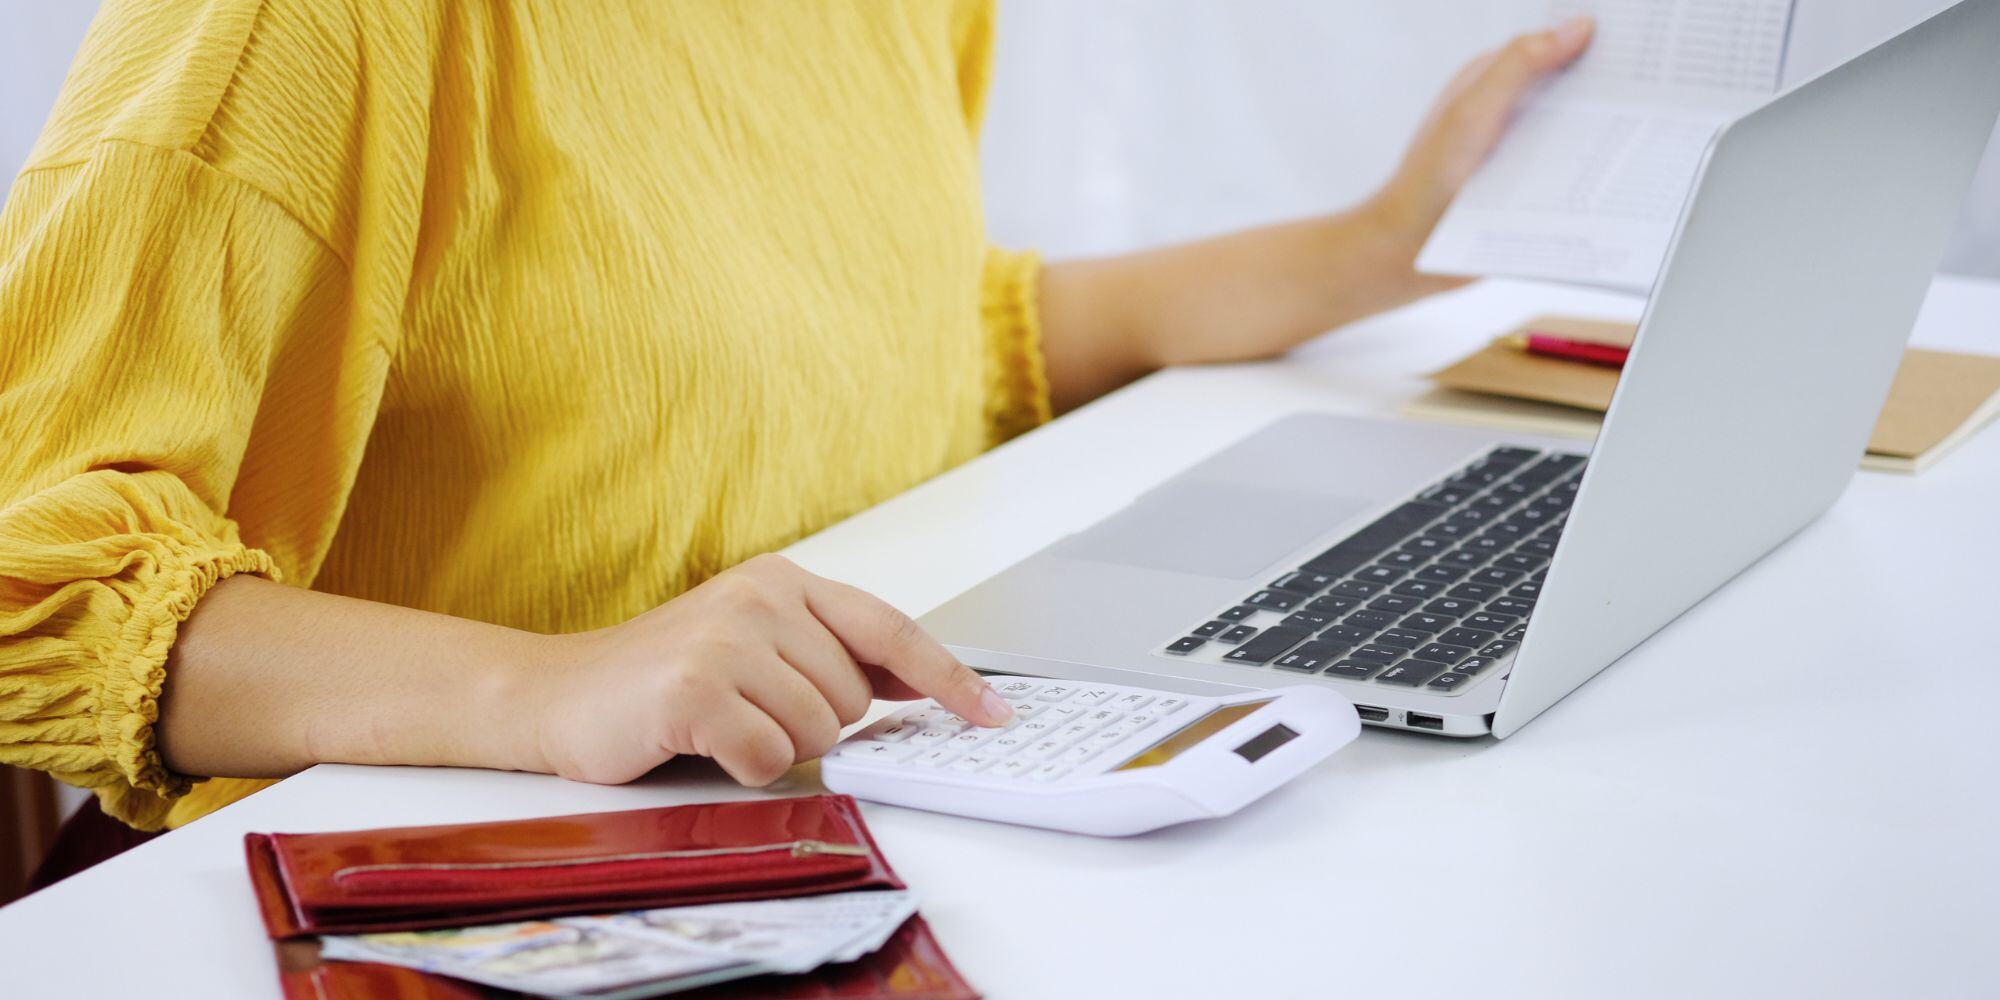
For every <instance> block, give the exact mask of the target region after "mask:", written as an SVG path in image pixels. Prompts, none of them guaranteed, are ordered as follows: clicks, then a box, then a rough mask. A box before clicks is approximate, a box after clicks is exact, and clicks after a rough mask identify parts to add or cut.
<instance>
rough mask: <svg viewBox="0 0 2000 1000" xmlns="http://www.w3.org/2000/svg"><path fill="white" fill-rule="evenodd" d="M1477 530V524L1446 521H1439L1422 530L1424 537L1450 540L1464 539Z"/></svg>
mask: <svg viewBox="0 0 2000 1000" xmlns="http://www.w3.org/2000/svg"><path fill="white" fill-rule="evenodd" d="M1478 530H1479V525H1477V524H1453V523H1451V522H1448V521H1440V522H1438V523H1436V524H1433V525H1431V526H1430V527H1429V528H1426V529H1424V537H1426V538H1443V539H1446V540H1450V539H1454V538H1464V537H1465V536H1467V535H1470V534H1472V533H1474V532H1476V531H1478Z"/></svg>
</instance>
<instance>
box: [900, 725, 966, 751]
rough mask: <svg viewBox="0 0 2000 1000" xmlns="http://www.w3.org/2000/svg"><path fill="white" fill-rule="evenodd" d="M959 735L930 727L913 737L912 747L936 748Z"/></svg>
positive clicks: (947, 730)
mask: <svg viewBox="0 0 2000 1000" xmlns="http://www.w3.org/2000/svg"><path fill="white" fill-rule="evenodd" d="M957 735H958V733H957V732H955V731H953V730H950V729H941V728H938V727H936V726H930V727H927V728H924V729H920V730H918V731H917V732H916V734H915V735H913V736H911V737H910V745H911V746H913V747H934V746H937V745H938V744H940V743H943V742H945V741H946V740H949V739H951V738H952V737H954V736H957Z"/></svg>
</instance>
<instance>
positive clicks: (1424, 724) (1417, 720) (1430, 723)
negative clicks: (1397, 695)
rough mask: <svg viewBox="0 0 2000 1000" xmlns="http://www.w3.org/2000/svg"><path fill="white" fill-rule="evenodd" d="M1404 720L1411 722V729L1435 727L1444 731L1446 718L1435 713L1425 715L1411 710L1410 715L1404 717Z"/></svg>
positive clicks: (1439, 730)
mask: <svg viewBox="0 0 2000 1000" xmlns="http://www.w3.org/2000/svg"><path fill="white" fill-rule="evenodd" d="M1404 721H1406V722H1408V723H1409V726H1410V728H1411V729H1435V730H1437V731H1438V732H1443V731H1444V720H1443V719H1441V718H1438V717H1437V716H1435V715H1424V714H1422V713H1419V712H1411V713H1410V714H1409V715H1407V716H1405V717H1404Z"/></svg>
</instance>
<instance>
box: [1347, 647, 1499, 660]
mask: <svg viewBox="0 0 2000 1000" xmlns="http://www.w3.org/2000/svg"><path fill="white" fill-rule="evenodd" d="M1408 652H1409V650H1407V649H1404V648H1403V647H1401V646H1378V645H1376V644H1374V643H1369V644H1368V645H1366V646H1362V647H1360V648H1358V649H1356V650H1355V651H1354V652H1351V653H1349V654H1347V658H1348V659H1350V660H1375V661H1377V662H1381V663H1391V662H1394V661H1395V660H1396V658H1397V657H1399V656H1402V655H1403V654H1405V653H1408ZM1466 652H1468V653H1469V652H1471V650H1466Z"/></svg>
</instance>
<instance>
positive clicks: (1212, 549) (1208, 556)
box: [1053, 479, 1372, 580]
mask: <svg viewBox="0 0 2000 1000" xmlns="http://www.w3.org/2000/svg"><path fill="white" fill-rule="evenodd" d="M1371 505H1372V503H1371V501H1368V500H1357V499H1353V498H1350V497H1337V496H1329V495H1327V494H1324V493H1305V492H1298V491H1289V490H1270V489H1260V488H1258V487H1254V486H1238V485H1234V484H1230V483H1217V482H1208V481H1203V480H1199V479H1176V480H1172V481H1170V482H1168V483H1166V484H1164V485H1162V486H1161V487H1160V488H1158V489H1156V490H1153V491H1152V492H1151V493H1148V494H1146V495H1145V496H1142V497H1140V498H1139V499H1138V500H1136V501H1134V502H1133V503H1132V505H1131V506H1130V507H1127V508H1125V509H1124V510H1122V511H1119V512H1118V513H1116V514H1113V515H1112V516H1111V517H1109V518H1106V519H1105V520H1103V521H1099V522H1098V523H1097V524H1096V525H1094V526H1092V527H1091V528H1089V529H1088V530H1085V531H1084V532H1082V533H1081V534H1077V535H1072V536H1070V537H1069V538H1067V539H1065V540H1063V541H1062V542H1060V543H1058V544H1057V545H1056V546H1055V548H1054V549H1053V554H1055V555H1058V556H1063V557H1065V558H1069V559H1087V560H1091V561H1094V562H1107V563H1116V564H1119V565H1122V566H1138V567H1142V568H1145V569H1161V570H1168V571H1171V572H1175V573H1194V574H1197V575H1201V576H1220V577H1228V578H1231V579H1239V580H1240V579H1247V578H1248V577H1250V576H1251V575H1252V574H1255V573H1257V572H1258V571H1259V570H1262V569H1264V568H1265V567H1267V566H1269V565H1271V563H1272V562H1274V561H1276V560H1277V559H1278V558H1279V557H1281V556H1283V555H1285V554H1286V553H1287V552H1290V551H1292V550H1294V549H1296V548H1298V547H1299V546H1301V545H1304V544H1305V543H1306V542H1308V541H1311V540H1312V538H1313V537H1314V536H1316V535H1320V534H1323V533H1325V532H1326V531H1327V530H1328V529H1330V528H1333V527H1335V526H1337V525H1339V524H1340V523H1341V522H1342V521H1345V520H1347V519H1348V518H1351V517H1353V516H1354V515H1356V514H1359V513H1361V512H1362V511H1363V510H1366V509H1367V508H1368V507H1370V506H1371Z"/></svg>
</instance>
